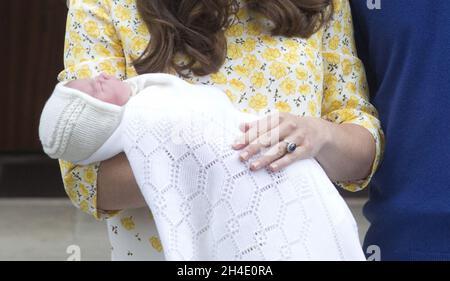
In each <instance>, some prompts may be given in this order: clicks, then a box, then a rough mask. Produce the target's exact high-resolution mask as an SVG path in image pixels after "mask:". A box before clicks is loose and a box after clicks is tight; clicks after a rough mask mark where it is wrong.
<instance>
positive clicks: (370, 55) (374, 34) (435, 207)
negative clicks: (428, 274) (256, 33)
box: [350, 0, 450, 260]
mask: <svg viewBox="0 0 450 281" xmlns="http://www.w3.org/2000/svg"><path fill="white" fill-rule="evenodd" d="M377 1H379V3H380V4H381V7H380V8H381V9H376V8H377V5H368V4H367V2H368V1H366V0H352V1H350V2H351V5H352V9H353V11H352V12H353V20H354V24H355V35H356V39H357V47H358V53H359V55H360V57H361V58H362V60H363V62H364V63H365V66H366V71H367V74H368V80H369V85H370V89H371V96H372V102H373V104H374V105H375V106H376V107H377V109H378V111H379V113H380V120H381V122H382V127H383V129H384V132H385V135H386V147H385V154H384V160H383V161H382V164H381V166H380V169H379V171H378V172H377V174H376V175H375V177H374V180H373V182H372V184H371V187H370V200H369V202H368V203H367V204H366V206H365V208H364V214H365V216H366V217H367V218H368V220H369V221H370V222H371V227H370V229H369V231H368V233H367V236H366V239H365V242H364V247H365V249H367V247H368V246H370V245H376V246H378V247H379V248H380V254H381V259H382V260H416V259H419V260H442V259H444V260H450V1H449V0H370V1H369V2H370V3H372V4H373V3H375V4H376V2H377ZM370 8H375V9H370ZM372 248H373V247H372Z"/></svg>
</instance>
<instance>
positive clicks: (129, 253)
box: [58, 0, 383, 259]
mask: <svg viewBox="0 0 450 281" xmlns="http://www.w3.org/2000/svg"><path fill="white" fill-rule="evenodd" d="M240 4H241V7H240V10H239V12H238V17H237V19H236V20H235V21H234V24H233V25H232V26H231V27H230V28H228V30H227V31H226V36H227V41H228V53H227V59H226V61H225V63H224V65H223V66H222V68H221V69H220V70H219V72H217V73H215V74H212V75H208V76H204V77H195V76H194V77H193V78H189V80H190V82H193V83H198V84H206V85H213V86H216V87H218V88H220V89H222V90H223V91H225V92H226V93H227V95H228V97H229V98H230V100H231V101H232V102H233V104H234V105H235V106H236V107H237V108H238V109H239V110H242V111H246V112H250V113H256V114H260V115H261V116H263V115H266V114H268V113H270V112H273V111H276V110H278V111H282V112H291V113H293V114H296V115H299V116H315V117H322V118H325V119H327V120H329V121H332V122H336V123H353V124H358V125H361V126H363V127H365V128H367V129H368V130H369V131H370V133H371V134H372V135H373V137H374V139H375V141H376V159H375V161H374V163H373V168H372V173H371V174H370V176H369V177H368V178H367V179H365V180H364V181H360V182H353V183H337V184H338V185H339V186H341V187H343V188H345V189H347V190H350V191H358V190H361V189H362V188H364V187H365V186H366V185H367V184H368V182H369V181H370V179H371V177H372V175H373V173H374V172H375V170H376V168H377V167H378V163H379V161H380V158H381V153H382V147H383V134H382V132H381V129H380V124H379V120H378V119H377V113H376V110H375V108H374V107H373V106H372V105H371V104H370V103H369V101H368V88H367V82H366V77H365V72H364V67H363V65H362V63H361V61H360V60H359V59H358V58H357V54H356V51H355V45H354V39H353V27H352V20H351V13H350V7H349V3H348V1H347V0H334V9H335V11H334V17H333V20H332V21H331V22H330V23H329V24H328V25H327V26H325V27H324V28H322V29H321V30H320V31H319V32H317V33H316V34H315V35H313V36H312V37H311V38H309V39H301V38H287V37H282V36H271V35H270V33H269V31H268V29H269V28H268V27H269V25H270V23H269V22H268V21H267V20H265V19H264V18H261V17H260V16H258V15H254V14H252V13H250V12H249V10H248V9H247V8H246V7H245V1H243V0H241V2H240ZM149 40H151V36H150V34H149V33H148V30H147V28H146V26H145V24H144V22H143V21H142V19H141V18H140V16H139V14H138V12H137V9H136V3H135V0H71V1H70V8H69V13H68V18H67V32H66V39H65V52H64V63H65V69H64V71H62V72H61V73H60V74H59V76H58V80H60V81H65V80H73V79H78V78H86V77H92V76H95V75H97V74H98V73H101V72H104V73H107V74H111V75H115V76H117V77H120V78H122V79H126V78H130V77H133V76H136V75H137V73H136V71H135V69H134V67H133V65H132V62H133V60H134V59H136V58H137V57H138V56H139V55H140V54H141V53H142V52H143V51H144V50H145V48H146V46H147V43H148V41H149ZM60 166H61V173H62V177H63V181H64V186H65V189H66V192H67V194H68V195H69V197H70V199H71V201H72V202H73V203H74V205H75V206H77V207H79V208H80V209H81V210H83V211H84V212H87V213H89V214H92V215H93V216H94V217H95V218H97V219H107V224H108V228H109V230H108V233H109V237H110V240H111V245H112V257H113V259H163V255H162V248H161V244H160V241H159V239H158V235H157V231H156V227H155V225H154V222H153V219H152V216H151V213H150V211H149V210H147V209H145V208H143V209H137V210H123V211H120V212H104V211H101V210H99V209H97V208H96V202H97V200H96V198H97V197H96V190H97V189H96V182H97V171H98V166H99V165H98V163H97V164H93V165H89V166H76V165H73V164H71V163H68V162H65V161H62V160H60Z"/></svg>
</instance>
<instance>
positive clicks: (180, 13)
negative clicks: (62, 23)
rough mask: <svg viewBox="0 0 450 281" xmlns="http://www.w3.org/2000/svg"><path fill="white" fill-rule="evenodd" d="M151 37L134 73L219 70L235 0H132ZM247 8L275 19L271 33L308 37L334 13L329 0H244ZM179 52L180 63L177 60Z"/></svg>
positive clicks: (184, 73)
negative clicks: (181, 59)
mask: <svg viewBox="0 0 450 281" xmlns="http://www.w3.org/2000/svg"><path fill="white" fill-rule="evenodd" d="M136 1H137V2H136V3H137V9H138V12H139V14H140V16H141V18H142V19H143V21H144V22H145V24H146V26H147V28H148V30H149V32H150V34H151V40H150V42H149V44H148V46H147V48H146V49H145V50H144V52H143V53H142V55H141V56H140V57H139V58H137V59H136V60H135V61H134V66H135V68H136V70H137V72H138V73H140V74H142V73H154V72H167V71H169V70H170V69H174V70H175V71H176V72H177V73H179V74H180V75H183V76H186V75H187V73H186V71H187V70H188V71H192V73H194V74H195V75H198V76H204V75H208V74H211V73H215V72H217V71H218V70H219V69H220V67H221V66H222V65H223V63H224V61H225V58H226V53H227V41H226V38H225V32H224V31H225V30H226V29H227V28H228V27H229V26H230V25H231V24H232V22H233V19H234V18H235V16H236V13H237V11H238V10H239V2H238V0H136ZM245 2H246V4H247V5H248V8H249V9H250V10H251V11H254V12H257V13H260V14H262V15H263V16H265V17H266V18H267V19H269V20H270V21H271V22H272V23H273V28H272V30H271V33H272V35H282V36H287V37H292V36H299V37H302V38H308V37H310V36H311V35H313V34H314V33H316V32H317V31H318V30H319V29H320V28H321V27H322V26H323V25H324V24H326V23H327V22H328V21H329V20H330V18H331V16H332V10H333V9H332V7H331V6H332V0H245ZM176 55H183V57H184V58H185V60H183V63H177V62H176Z"/></svg>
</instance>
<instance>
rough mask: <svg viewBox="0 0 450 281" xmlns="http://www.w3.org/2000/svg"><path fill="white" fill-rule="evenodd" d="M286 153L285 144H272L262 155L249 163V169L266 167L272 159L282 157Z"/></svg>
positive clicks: (254, 169)
mask: <svg viewBox="0 0 450 281" xmlns="http://www.w3.org/2000/svg"><path fill="white" fill-rule="evenodd" d="M284 154H286V146H285V145H283V143H277V144H276V145H274V146H272V147H271V148H270V149H269V150H268V151H267V152H266V153H265V154H264V155H263V156H261V157H260V158H259V159H257V160H256V161H254V162H252V163H251V164H250V170H251V171H257V170H259V169H261V168H263V167H266V166H267V165H269V164H270V163H272V162H273V161H275V160H277V159H279V158H281V157H283V155H284Z"/></svg>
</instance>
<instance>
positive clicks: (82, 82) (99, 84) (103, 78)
mask: <svg viewBox="0 0 450 281" xmlns="http://www.w3.org/2000/svg"><path fill="white" fill-rule="evenodd" d="M66 87H69V88H73V89H76V90H79V91H81V92H83V93H86V94H88V95H90V96H91V97H94V98H96V99H99V100H101V101H104V102H107V103H111V104H115V105H118V106H123V105H124V104H126V103H127V102H128V100H129V99H130V96H131V88H130V87H129V86H128V85H127V84H126V83H124V82H122V81H121V80H120V79H117V78H116V77H114V76H111V75H107V74H103V73H102V74H100V75H98V76H96V77H94V78H88V79H78V80H74V81H71V82H69V83H67V84H66Z"/></svg>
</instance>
